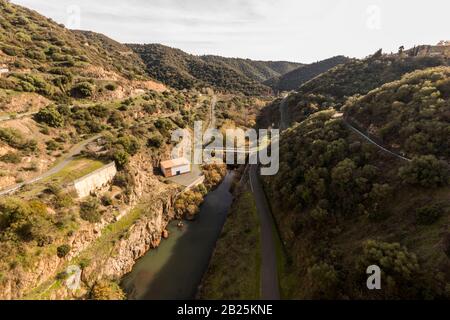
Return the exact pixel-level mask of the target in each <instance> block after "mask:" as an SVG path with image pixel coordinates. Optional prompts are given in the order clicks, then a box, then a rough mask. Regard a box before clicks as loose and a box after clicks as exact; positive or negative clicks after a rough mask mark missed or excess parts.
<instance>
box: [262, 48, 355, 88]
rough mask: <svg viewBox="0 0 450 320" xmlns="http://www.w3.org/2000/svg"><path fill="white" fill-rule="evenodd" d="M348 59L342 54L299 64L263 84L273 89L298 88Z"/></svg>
mask: <svg viewBox="0 0 450 320" xmlns="http://www.w3.org/2000/svg"><path fill="white" fill-rule="evenodd" d="M349 61H350V59H349V58H346V57H344V56H336V57H332V58H329V59H326V60H323V61H319V62H316V63H312V64H307V65H303V66H300V67H299V68H297V69H295V70H292V71H290V72H288V73H286V74H284V75H282V76H281V77H276V78H272V79H269V80H267V81H266V82H264V84H266V85H268V86H270V87H271V88H272V89H274V90H275V91H291V90H296V89H298V88H299V87H300V86H301V85H302V84H304V83H306V82H308V81H309V80H311V79H313V78H315V77H317V76H318V75H320V74H321V73H324V72H326V71H328V70H330V69H332V68H334V67H336V66H337V65H339V64H343V63H346V62H349Z"/></svg>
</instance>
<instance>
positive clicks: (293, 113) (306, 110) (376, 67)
mask: <svg viewBox="0 0 450 320" xmlns="http://www.w3.org/2000/svg"><path fill="white" fill-rule="evenodd" d="M447 65H448V58H446V57H445V56H442V55H437V56H432V57H430V56H424V57H415V56H398V55H373V56H371V57H369V58H367V59H364V60H356V59H353V60H351V61H349V62H347V63H345V64H342V65H339V66H337V67H335V68H333V69H331V70H329V71H327V72H325V73H323V74H321V75H319V76H317V77H316V78H314V79H312V80H311V81H308V82H306V83H304V84H303V85H302V86H301V87H300V88H299V89H298V90H297V92H296V93H294V94H292V95H290V96H289V98H288V100H287V103H288V114H289V118H290V119H289V121H290V122H291V123H294V122H301V121H303V120H305V119H306V118H307V117H308V116H309V115H311V114H314V113H315V112H317V111H323V110H327V109H329V108H334V109H336V110H340V109H341V107H342V106H343V105H344V104H345V103H346V102H347V100H348V99H349V98H351V97H353V96H355V99H356V98H358V95H366V94H368V93H369V92H370V91H371V90H374V89H377V88H379V87H381V86H383V85H384V84H386V83H389V82H393V81H396V80H399V79H401V78H402V76H403V75H406V74H407V73H411V72H413V71H416V70H424V69H427V68H431V67H438V66H447ZM412 77H414V76H412ZM419 77H420V76H419ZM425 77H426V76H425ZM418 79H420V78H418ZM429 80H431V79H429ZM436 81H439V80H436ZM412 88H413V87H411V89H412ZM368 96H369V97H370V96H371V95H368ZM386 97H388V94H387V93H385V95H384V96H383V98H386ZM404 97H405V98H408V97H411V96H409V95H406V96H404ZM380 98H381V96H380ZM430 98H432V97H430ZM394 101H395V100H394ZM394 101H392V102H394ZM392 102H391V103H392ZM280 103H281V100H275V101H274V103H273V104H271V105H270V106H268V108H267V110H265V112H264V113H263V114H262V115H261V117H260V118H259V121H258V123H259V124H260V125H261V126H268V125H270V124H271V123H272V122H273V121H274V120H276V121H277V123H278V120H279V106H280ZM376 105H378V103H377V104H376ZM386 107H387V105H386V106H385V108H386ZM374 108H375V107H374ZM367 118H368V119H370V117H367Z"/></svg>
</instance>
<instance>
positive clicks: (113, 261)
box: [0, 155, 177, 300]
mask: <svg viewBox="0 0 450 320" xmlns="http://www.w3.org/2000/svg"><path fill="white" fill-rule="evenodd" d="M130 165H131V170H130V172H131V175H132V176H133V180H134V181H133V185H134V186H133V192H132V194H131V195H130V196H129V200H128V204H127V205H126V207H124V208H121V210H120V212H119V214H118V212H117V210H112V211H111V212H106V213H104V214H103V217H102V221H101V222H100V223H97V224H89V223H86V224H83V225H82V227H81V228H80V229H79V230H77V231H76V232H75V233H74V234H73V235H72V236H71V237H69V238H68V239H67V242H66V243H67V244H69V245H70V246H71V251H70V253H69V254H68V255H67V256H66V257H65V258H64V259H60V258H58V257H57V255H56V254H53V253H49V254H48V255H46V256H43V257H42V259H40V260H39V261H38V262H36V263H35V264H34V265H33V266H30V267H28V268H27V269H24V268H22V267H17V268H16V269H14V270H12V271H10V272H9V274H8V275H9V276H8V278H7V279H2V281H0V299H6V300H9V299H20V298H23V297H27V296H28V295H29V294H30V292H32V290H33V289H34V288H36V287H38V286H40V285H41V284H43V283H46V284H47V283H49V284H51V282H54V281H55V277H56V274H57V273H58V272H61V271H64V270H65V268H66V267H67V266H68V265H70V264H72V259H74V258H76V257H77V256H79V255H80V254H81V253H82V252H83V251H84V250H85V249H87V248H89V247H90V246H91V245H92V244H94V243H95V241H96V240H97V239H99V238H100V236H101V235H102V232H103V230H104V229H105V228H106V227H107V226H108V225H110V224H112V223H114V222H116V221H117V220H119V219H123V218H124V217H126V216H127V214H129V213H130V211H131V210H132V209H133V208H135V207H136V205H138V204H139V203H145V204H146V206H145V213H143V214H142V215H141V216H140V217H139V219H137V220H136V222H135V223H134V224H133V225H132V226H131V227H130V228H129V229H128V230H127V231H126V235H125V236H121V237H120V238H119V239H115V240H114V241H113V245H112V249H111V250H110V251H109V252H108V253H107V256H106V257H105V256H100V255H99V256H98V257H97V255H96V254H94V255H93V257H92V260H91V262H90V264H89V266H88V267H86V268H85V269H84V270H83V272H82V279H81V280H82V284H81V289H80V290H77V291H76V292H73V291H71V290H69V289H68V288H67V287H66V286H65V285H61V286H60V288H58V289H52V290H50V291H51V292H47V293H46V295H45V297H38V298H42V299H71V298H84V297H85V296H86V293H87V292H88V289H89V288H90V287H92V285H93V284H94V283H95V282H96V281H97V280H100V279H104V278H107V279H117V278H120V277H121V276H123V275H125V274H126V273H128V272H130V271H131V268H132V267H133V265H134V263H135V261H136V260H137V259H139V258H140V257H142V256H143V255H144V254H145V253H146V252H147V251H148V250H150V249H151V248H155V247H157V246H158V245H159V243H160V242H161V238H162V234H163V231H164V230H166V227H167V225H168V223H169V222H170V221H171V220H172V219H174V218H175V213H174V210H173V208H172V205H173V202H174V197H175V195H176V193H177V189H176V188H175V187H173V186H168V185H166V184H164V183H161V182H159V181H158V179H157V178H156V177H155V176H154V175H153V170H152V169H153V165H152V159H150V158H149V157H148V156H146V155H137V156H136V157H135V158H134V159H133V160H132V162H131V164H130ZM33 298H34V296H33Z"/></svg>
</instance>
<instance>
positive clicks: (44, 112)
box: [34, 105, 64, 128]
mask: <svg viewBox="0 0 450 320" xmlns="http://www.w3.org/2000/svg"><path fill="white" fill-rule="evenodd" d="M34 119H35V120H36V121H37V122H40V123H45V124H46V125H48V126H50V127H53V128H60V127H62V126H63V125H64V117H63V116H62V115H61V114H60V113H59V112H58V110H57V109H56V107H55V106H53V105H52V106H47V107H45V108H44V109H41V110H40V111H39V112H38V113H36V115H35V116H34Z"/></svg>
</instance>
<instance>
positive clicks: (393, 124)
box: [343, 67, 450, 159]
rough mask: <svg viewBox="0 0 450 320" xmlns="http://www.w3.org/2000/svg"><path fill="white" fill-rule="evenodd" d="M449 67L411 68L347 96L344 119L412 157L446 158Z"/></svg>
mask: <svg viewBox="0 0 450 320" xmlns="http://www.w3.org/2000/svg"><path fill="white" fill-rule="evenodd" d="M449 98H450V68H449V67H437V68H430V69H425V70H419V71H415V72H413V73H410V74H407V75H405V76H404V77H403V78H402V79H400V80H397V81H394V82H391V83H388V84H385V85H383V86H381V87H380V88H377V89H375V90H373V91H371V92H369V93H368V94H367V95H365V96H363V97H360V98H356V99H350V100H349V101H348V102H347V104H346V105H345V107H344V108H343V109H344V110H345V115H346V118H347V119H348V120H349V121H351V122H352V123H353V124H354V125H356V126H358V127H359V128H361V129H362V130H363V131H364V132H367V133H368V134H370V135H371V137H374V138H375V139H377V140H378V141H380V142H381V143H382V144H383V145H386V146H389V148H390V149H392V150H397V151H398V152H399V153H401V154H404V155H407V156H408V157H410V158H412V157H415V156H421V155H428V154H433V155H436V156H437V157H439V158H442V159H449V158H450V139H449V137H450V125H449V122H450V100H449Z"/></svg>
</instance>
